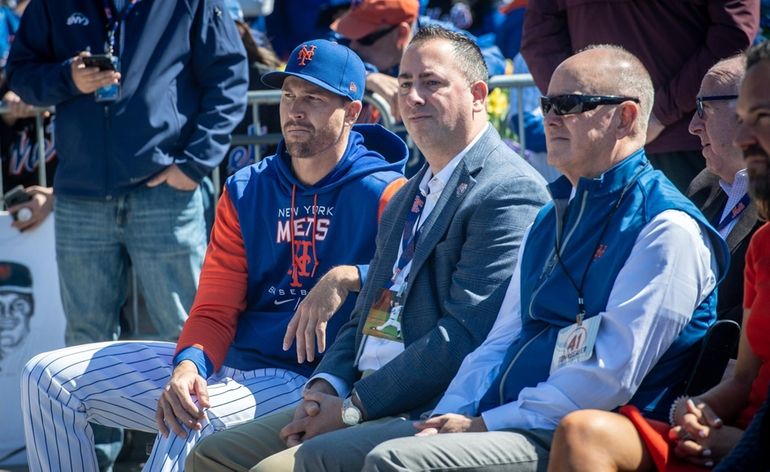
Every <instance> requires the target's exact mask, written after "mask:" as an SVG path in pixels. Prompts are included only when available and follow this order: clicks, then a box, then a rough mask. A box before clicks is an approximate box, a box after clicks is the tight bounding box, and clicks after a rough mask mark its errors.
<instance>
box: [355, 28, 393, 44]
mask: <svg viewBox="0 0 770 472" xmlns="http://www.w3.org/2000/svg"><path fill="white" fill-rule="evenodd" d="M397 27H398V25H393V26H391V27H390V28H385V29H384V30H380V31H375V32H374V33H369V34H367V35H366V36H364V37H363V38H358V39H356V40H355V41H356V42H357V43H358V44H361V45H362V46H371V45H372V44H374V43H376V42H377V41H379V40H380V39H381V38H382V37H384V36H385V35H387V34H388V33H390V32H391V31H393V30H394V29H396V28H397Z"/></svg>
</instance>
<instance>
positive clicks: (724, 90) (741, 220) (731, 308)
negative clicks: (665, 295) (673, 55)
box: [687, 55, 762, 324]
mask: <svg viewBox="0 0 770 472" xmlns="http://www.w3.org/2000/svg"><path fill="white" fill-rule="evenodd" d="M745 74H746V58H745V57H744V56H743V55H738V56H733V57H731V58H728V59H723V60H721V61H719V62H717V63H716V64H715V65H714V66H713V67H711V69H709V70H708V72H706V75H705V76H704V77H703V80H702V82H701V86H700V90H699V91H698V95H697V97H695V102H696V112H695V114H693V117H692V120H690V133H692V134H694V135H696V136H698V137H699V138H700V141H701V145H702V146H703V150H702V153H703V158H704V159H705V161H706V169H704V170H703V171H702V172H701V173H700V174H698V175H697V176H696V177H695V179H693V181H692V182H691V183H690V186H689V188H688V189H687V195H688V196H689V197H690V199H691V200H692V201H693V202H694V203H695V204H696V205H698V208H700V209H701V211H702V212H703V215H704V216H705V217H706V218H708V220H709V221H710V222H711V224H712V225H713V226H714V227H715V228H716V229H717V231H719V234H721V235H722V237H723V238H725V241H726V242H727V247H728V248H730V268H729V269H728V270H727V275H726V276H725V280H723V281H722V283H721V284H720V285H719V297H718V299H717V317H718V319H728V320H733V321H735V322H737V323H738V324H741V322H742V320H743V266H744V259H745V258H746V249H747V248H748V246H749V241H750V240H751V235H753V234H754V231H756V230H757V229H758V228H759V227H760V226H762V221H760V220H759V215H758V214H757V205H756V204H755V203H754V202H752V201H751V200H750V198H749V194H748V185H749V176H748V172H747V170H746V163H745V162H744V161H743V153H742V152H741V150H740V148H737V147H735V146H734V145H733V139H734V138H735V136H736V134H737V132H738V126H739V124H738V118H737V116H736V114H735V105H736V101H737V98H738V90H739V89H740V86H741V81H742V80H743V76H744V75H745Z"/></svg>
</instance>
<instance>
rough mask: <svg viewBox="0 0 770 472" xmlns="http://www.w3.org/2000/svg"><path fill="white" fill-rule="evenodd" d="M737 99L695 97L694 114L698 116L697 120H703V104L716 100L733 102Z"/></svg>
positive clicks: (717, 96)
mask: <svg viewBox="0 0 770 472" xmlns="http://www.w3.org/2000/svg"><path fill="white" fill-rule="evenodd" d="M736 98H738V95H708V96H705V97H695V112H696V113H697V114H698V118H700V119H703V115H704V114H705V113H704V112H703V102H714V101H717V100H733V99H736Z"/></svg>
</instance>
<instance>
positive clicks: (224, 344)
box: [174, 125, 407, 377]
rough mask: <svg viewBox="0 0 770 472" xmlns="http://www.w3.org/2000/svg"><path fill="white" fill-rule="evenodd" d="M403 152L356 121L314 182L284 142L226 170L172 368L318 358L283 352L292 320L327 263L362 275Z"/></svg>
mask: <svg viewBox="0 0 770 472" xmlns="http://www.w3.org/2000/svg"><path fill="white" fill-rule="evenodd" d="M383 156H387V157H388V158H389V159H390V160H391V161H396V162H394V163H390V162H388V161H386V160H385V158H383ZM406 157H407V147H406V145H405V144H404V142H403V141H401V139H399V138H398V137H397V136H396V135H394V134H393V133H391V132H390V131H387V130H386V129H385V128H383V127H381V126H379V125H356V126H354V127H353V131H352V132H351V133H350V138H349V140H348V146H347V149H346V151H345V154H344V155H343V157H342V159H341V160H340V161H339V162H338V163H337V165H336V166H335V167H334V169H332V171H331V172H329V174H328V175H326V176H325V177H324V178H323V179H321V180H320V181H319V182H317V183H316V184H315V185H310V186H307V185H303V184H302V183H301V182H299V181H298V180H297V179H296V177H294V174H293V173H292V170H291V165H290V162H291V161H290V157H289V155H288V154H287V153H286V149H285V147H284V143H283V142H281V143H280V145H279V147H278V151H277V153H276V155H274V156H271V157H268V158H266V159H264V160H263V161H261V162H259V163H257V164H254V165H252V166H249V167H246V168H244V169H241V170H240V171H238V172H237V173H235V174H234V175H233V176H232V177H230V178H229V179H228V180H227V182H226V184H225V191H224V192H223V195H222V198H221V200H220V202H219V204H218V208H217V219H216V222H215V223H214V228H213V231H212V235H211V243H210V244H209V248H208V250H207V252H206V260H205V262H204V264H203V271H202V273H201V279H200V287H199V289H198V294H197V296H196V298H195V303H194V305H193V308H192V310H191V311H190V317H189V318H188V320H187V322H186V323H185V326H184V328H183V330H182V334H181V336H180V338H179V342H178V343H177V355H176V357H175V359H174V363H175V365H176V364H178V363H179V362H181V361H182V360H185V359H187V360H191V361H193V362H194V363H195V364H196V365H197V366H198V370H199V372H200V373H201V375H203V376H204V377H207V376H208V375H211V374H212V373H214V372H215V371H216V370H218V369H219V368H220V367H221V366H222V365H227V366H229V367H233V368H236V369H240V370H253V369H258V368H264V367H280V368H284V369H288V370H291V371H294V372H297V373H300V374H303V375H309V374H310V373H312V371H313V369H314V367H315V363H304V364H301V365H300V364H298V363H297V360H296V358H297V356H296V353H295V349H294V346H292V348H291V349H289V350H288V351H283V349H282V341H283V336H284V333H285V331H286V327H287V325H288V323H289V320H290V319H291V317H292V315H293V314H294V310H295V309H296V307H297V305H298V304H299V302H300V301H301V300H302V299H303V298H304V297H305V296H306V295H307V293H308V292H309V291H310V289H311V288H313V286H314V285H315V283H316V281H317V280H318V279H319V278H320V277H321V276H322V275H323V274H325V273H326V272H327V271H328V270H329V269H331V268H332V267H334V266H337V265H341V264H346V265H358V266H359V270H360V271H361V275H362V278H363V277H365V276H366V264H368V263H369V261H370V260H371V258H372V256H373V255H374V250H375V236H376V234H377V223H378V220H379V216H380V214H381V212H382V210H383V209H384V208H385V205H386V204H387V202H388V201H389V200H390V197H391V196H392V195H393V194H394V193H395V192H396V191H397V190H398V189H399V188H400V187H401V186H402V185H403V184H404V182H405V179H404V178H403V176H402V173H401V172H402V170H403V166H404V163H405V162H406ZM356 298H357V297H356V296H355V295H354V294H351V295H350V296H349V297H348V299H347V300H346V301H345V303H344V304H343V305H342V307H341V308H340V310H339V311H338V312H337V313H336V314H335V315H334V316H333V317H332V319H331V320H330V321H329V324H328V325H327V342H328V343H331V341H332V340H333V339H334V338H335V336H336V334H337V331H338V330H339V328H340V327H341V326H342V324H343V323H345V321H347V320H348V319H349V317H350V312H351V310H352V309H353V306H354V305H355V301H356ZM318 357H320V356H318ZM316 362H317V361H316Z"/></svg>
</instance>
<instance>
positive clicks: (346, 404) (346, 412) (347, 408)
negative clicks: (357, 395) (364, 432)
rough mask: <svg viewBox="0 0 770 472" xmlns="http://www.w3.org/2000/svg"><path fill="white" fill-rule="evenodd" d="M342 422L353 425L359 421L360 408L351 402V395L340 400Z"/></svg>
mask: <svg viewBox="0 0 770 472" xmlns="http://www.w3.org/2000/svg"><path fill="white" fill-rule="evenodd" d="M342 422H343V423H345V424H346V425H348V426H354V425H357V424H358V423H360V422H361V410H359V409H358V407H357V406H355V405H354V404H353V395H352V394H351V395H350V396H349V397H348V398H346V399H344V400H342Z"/></svg>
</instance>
